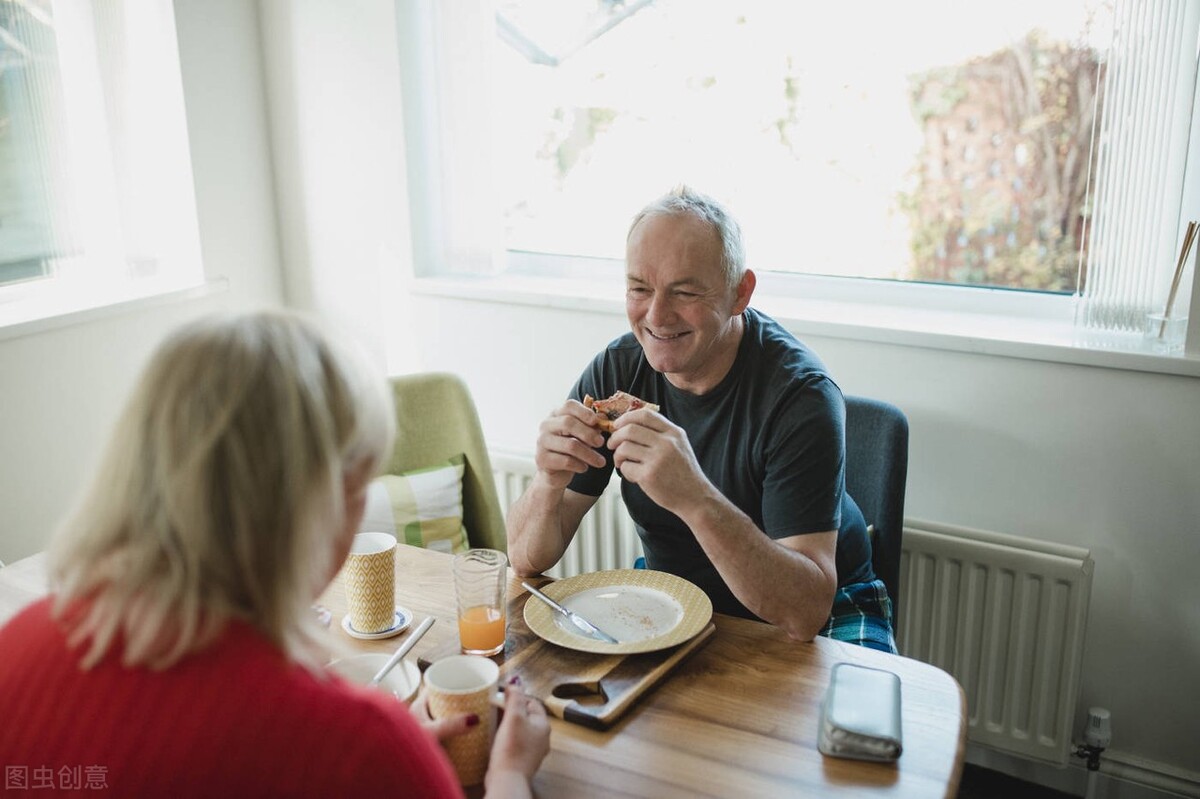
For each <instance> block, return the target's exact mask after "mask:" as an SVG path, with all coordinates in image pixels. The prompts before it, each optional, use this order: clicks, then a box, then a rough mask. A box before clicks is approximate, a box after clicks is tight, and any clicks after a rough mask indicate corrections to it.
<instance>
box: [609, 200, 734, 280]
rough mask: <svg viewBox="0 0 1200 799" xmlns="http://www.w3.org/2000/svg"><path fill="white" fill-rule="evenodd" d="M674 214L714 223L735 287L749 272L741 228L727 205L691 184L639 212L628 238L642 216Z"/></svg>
mask: <svg viewBox="0 0 1200 799" xmlns="http://www.w3.org/2000/svg"><path fill="white" fill-rule="evenodd" d="M675 214H691V215H692V216H694V217H696V218H697V219H700V220H702V221H704V222H707V223H708V224H709V225H711V226H712V229H713V232H714V233H716V234H717V239H718V240H719V241H720V243H721V270H722V271H723V272H724V273H725V280H726V282H727V283H728V285H729V288H730V289H736V288H737V286H738V284H739V283H741V282H742V275H744V274H745V272H746V247H745V245H744V244H743V242H742V228H741V226H740V225H738V223H737V220H736V219H734V218H733V215H732V214H731V213H729V210H728V209H727V208H726V207H725V206H724V205H722V204H721V203H720V202H718V201H717V200H715V199H714V198H712V197H710V196H708V195H707V194H703V193H701V192H698V191H696V190H695V189H693V188H691V187H690V186H687V185H679V186H676V187H675V188H674V189H672V190H671V191H669V192H667V193H666V194H664V195H663V196H661V197H659V198H658V199H656V200H654V201H653V202H651V203H650V204H649V205H647V206H646V207H645V208H643V209H642V210H641V211H638V213H637V216H635V217H634V218H633V221H632V222H631V223H630V224H629V232H628V233H627V234H626V236H625V240H626V241H627V242H628V241H629V237H630V236H632V235H633V231H634V229H635V228H636V227H637V226H638V224H639V223H640V222H641V221H642V220H643V219H646V218H647V217H650V216H659V215H668V216H670V215H675Z"/></svg>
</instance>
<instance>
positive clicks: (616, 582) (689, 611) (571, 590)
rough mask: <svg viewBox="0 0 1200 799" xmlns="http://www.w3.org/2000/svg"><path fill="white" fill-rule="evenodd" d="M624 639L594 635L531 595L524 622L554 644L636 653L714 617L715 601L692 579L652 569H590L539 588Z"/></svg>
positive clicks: (683, 635) (670, 642)
mask: <svg viewBox="0 0 1200 799" xmlns="http://www.w3.org/2000/svg"><path fill="white" fill-rule="evenodd" d="M540 590H541V591H542V593H544V594H546V595H547V596H549V597H550V598H551V599H554V600H555V601H557V602H558V603H559V604H560V605H562V606H563V607H565V608H566V609H567V610H573V611H575V612H576V613H578V614H580V615H581V616H583V617H584V618H585V619H587V620H588V621H590V622H592V623H593V624H595V625H596V626H597V627H599V628H600V629H601V630H604V632H606V633H608V634H609V635H611V636H613V637H614V638H616V639H617V640H618V641H619V642H620V643H617V644H610V643H606V642H604V641H598V640H596V639H594V638H590V637H588V636H587V635H585V634H584V633H583V632H581V631H580V630H579V629H577V628H576V627H575V625H573V624H572V623H571V622H570V621H568V620H567V619H566V618H564V617H563V616H562V614H560V613H556V612H555V611H554V610H552V609H551V608H550V607H549V606H548V605H547V604H546V603H545V602H542V601H540V600H539V599H537V597H533V596H531V597H530V598H529V600H528V601H527V602H526V603H525V623H526V624H528V625H529V629H530V630H532V631H533V632H534V633H535V634H536V635H538V636H539V637H541V638H544V639H545V640H547V641H549V642H550V643H553V644H558V645H559V646H565V647H567V648H568V649H577V650H580V651H583V652H599V653H604V654H614V655H619V654H632V653H635V652H654V651H656V650H659V649H666V648H668V647H672V646H676V645H677V644H681V643H683V642H684V641H687V640H688V639H690V638H692V636H694V635H696V634H697V633H699V632H700V631H701V630H703V629H704V627H705V625H706V624H708V622H709V620H710V619H712V602H711V601H709V598H708V596H707V595H706V594H705V593H704V592H703V591H701V590H700V589H699V588H697V587H696V586H695V585H693V584H692V583H690V582H688V581H687V580H684V579H683V578H681V577H676V576H675V575H673V574H667V573H666V572H660V571H653V570H650V569H611V570H608V571H599V572H589V573H587V574H580V575H577V576H575V577H568V578H566V579H564V580H558V581H557V582H553V583H548V584H547V585H544V586H542V587H541V589H540Z"/></svg>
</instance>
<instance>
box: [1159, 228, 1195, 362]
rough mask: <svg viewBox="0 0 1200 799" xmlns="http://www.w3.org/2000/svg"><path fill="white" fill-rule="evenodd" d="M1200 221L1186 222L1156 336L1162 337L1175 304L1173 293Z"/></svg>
mask: <svg viewBox="0 0 1200 799" xmlns="http://www.w3.org/2000/svg"><path fill="white" fill-rule="evenodd" d="M1198 228H1200V223H1197V222H1195V221H1192V222H1188V224H1187V232H1186V233H1184V234H1183V246H1182V247H1181V248H1180V250H1179V261H1178V262H1177V263H1176V264H1175V276H1174V277H1173V278H1172V279H1171V291H1170V293H1169V294H1167V308H1166V310H1165V311H1163V318H1162V321H1161V322H1159V323H1158V337H1159V338H1162V337H1163V335H1164V334H1165V333H1166V330H1167V320H1168V319H1170V318H1171V308H1172V307H1173V306H1174V305H1175V293H1176V292H1177V291H1179V278H1181V277H1182V276H1183V267H1184V266H1185V265H1186V264H1187V257H1188V253H1189V252H1191V251H1192V244H1194V243H1195V241H1196V232H1197V229H1198Z"/></svg>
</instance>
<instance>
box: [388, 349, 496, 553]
mask: <svg viewBox="0 0 1200 799" xmlns="http://www.w3.org/2000/svg"><path fill="white" fill-rule="evenodd" d="M392 395H393V397H394V399H395V405H396V446H395V448H394V449H393V450H392V457H391V459H390V460H389V461H388V463H387V467H386V469H385V470H384V471H386V472H391V473H400V472H405V471H409V470H411V469H419V468H422V467H424V466H428V465H429V464H432V463H437V462H439V461H444V460H446V459H447V458H450V457H452V456H454V455H458V454H459V453H462V454H464V455H466V469H465V471H464V472H463V525H464V526H465V527H466V528H467V538H468V540H469V541H470V544H471V546H472V547H487V548H489V549H498V550H500V551H502V552H507V550H508V538H507V535H506V533H505V527H504V512H503V511H502V510H501V508H500V499H499V497H498V496H497V494H496V482H495V478H494V477H493V476H492V463H491V459H490V458H489V457H488V451H487V444H486V442H485V441H484V438H483V428H482V427H481V426H480V424H479V414H478V412H477V411H476V410H475V402H474V400H472V399H471V392H470V391H469V390H468V389H467V385H466V383H464V382H463V381H462V379H461V378H459V377H458V376H457V375H453V374H449V373H446V372H425V373H420V374H412V375H403V376H400V377H394V378H392Z"/></svg>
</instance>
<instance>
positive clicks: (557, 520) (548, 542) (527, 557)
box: [507, 474, 574, 577]
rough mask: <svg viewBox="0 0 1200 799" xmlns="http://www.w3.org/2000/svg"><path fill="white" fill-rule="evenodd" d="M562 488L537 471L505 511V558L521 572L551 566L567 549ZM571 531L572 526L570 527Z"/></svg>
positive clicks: (524, 572) (527, 574)
mask: <svg viewBox="0 0 1200 799" xmlns="http://www.w3.org/2000/svg"><path fill="white" fill-rule="evenodd" d="M565 493H566V490H565V489H562V488H557V487H555V486H551V485H549V484H547V483H546V482H545V481H544V480H543V479H542V476H541V475H540V474H538V475H535V476H534V478H533V482H532V483H530V485H529V488H528V489H527V490H526V491H525V493H524V494H522V495H521V496H520V498H518V499H517V501H516V502H514V503H513V504H512V506H511V507H510V508H509V511H508V520H507V522H508V523H507V527H508V559H509V562H510V563H512V567H513V569H514V570H515V571H516V572H517V574H519V575H521V576H523V577H524V576H529V575H532V574H539V573H541V572H544V571H545V570H546V569H549V568H552V567H553V566H554V564H556V563H558V561H559V558H561V557H562V555H563V553H564V552H566V550H567V545H568V544H569V543H570V540H571V535H568V534H566V533H564V531H563V496H564V494H565ZM570 533H571V534H572V535H573V534H574V530H572V531H570Z"/></svg>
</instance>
